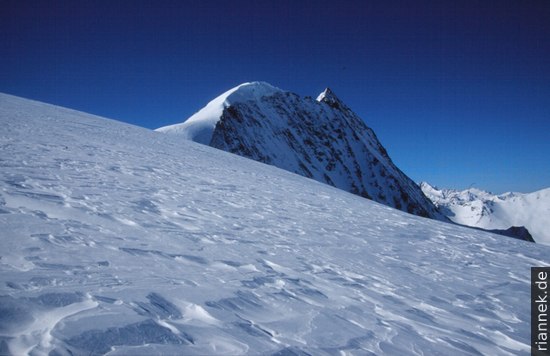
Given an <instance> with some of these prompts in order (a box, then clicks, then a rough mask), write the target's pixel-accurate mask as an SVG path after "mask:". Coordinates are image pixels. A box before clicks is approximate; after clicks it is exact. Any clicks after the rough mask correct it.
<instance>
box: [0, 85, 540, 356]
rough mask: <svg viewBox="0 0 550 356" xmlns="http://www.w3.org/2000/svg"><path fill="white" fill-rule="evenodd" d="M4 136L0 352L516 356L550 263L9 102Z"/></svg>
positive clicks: (126, 131)
mask: <svg viewBox="0 0 550 356" xmlns="http://www.w3.org/2000/svg"><path fill="white" fill-rule="evenodd" d="M0 125H1V126H0V127H1V128H2V129H0V147H1V150H2V151H1V152H2V155H1V156H0V354H15V355H23V354H27V353H29V354H32V355H41V354H44V355H47V354H51V355H98V354H107V353H108V354H109V355H159V354H160V355H166V354H170V355H216V354H219V355H242V354H249V355H250V354H252V355H259V354H261V355H308V354H309V355H335V354H357V355H367V354H377V355H379V354H391V355H404V354H413V355H427V354H429V355H454V354H479V353H482V354H500V355H517V354H525V355H528V354H529V351H530V348H529V337H530V304H529V303H528V302H526V301H528V300H529V296H530V279H529V278H530V267H531V266H548V265H550V259H549V256H550V253H549V252H550V248H549V247H546V246H536V245H534V244H529V243H525V242H523V241H518V240H513V239H502V238H500V237H499V236H496V235H493V234H489V233H485V232H481V231H476V230H473V229H469V228H463V227H459V226H455V225H452V224H448V223H441V222H438V221H434V220H429V219H422V218H418V217H416V216H413V215H410V214H405V213H403V212H400V211H398V210H395V209H392V208H389V207H387V206H383V205H380V204H377V203H375V202H372V201H369V200H366V199H362V198H359V197H357V196H354V195H352V194H348V193H346V192H344V191H342V190H339V189H334V188H332V187H330V186H328V185H325V184H320V183H318V182H315V181H312V180H308V179H305V178H303V177H300V176H298V175H295V174H291V173H289V172H286V171H284V170H280V169H277V168H275V167H272V166H268V165H264V164H259V163H257V162H254V161H251V160H247V159H243V158H241V157H238V156H236V155H231V154H228V153H226V152H223V151H220V150H215V149H212V148H210V147H207V146H204V145H197V144H195V143H193V142H189V141H184V140H181V139H179V138H174V137H167V136H166V135H161V134H158V133H155V132H151V131H149V130H146V129H142V128H138V127H134V126H131V125H127V124H123V123H119V122H116V121H112V120H107V119H103V118H99V117H96V116H92V115H88V114H84V113H81V112H77V111H73V110H68V109H64V108H60V107H55V106H50V105H46V104H42V103H38V102H34V101H29V100H24V99H20V98H16V97H12V96H8V95H1V94H0Z"/></svg>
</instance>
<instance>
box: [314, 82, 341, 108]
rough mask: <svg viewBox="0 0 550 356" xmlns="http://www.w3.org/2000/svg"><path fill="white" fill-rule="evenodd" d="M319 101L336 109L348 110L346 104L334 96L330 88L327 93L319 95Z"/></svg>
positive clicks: (326, 90)
mask: <svg viewBox="0 0 550 356" xmlns="http://www.w3.org/2000/svg"><path fill="white" fill-rule="evenodd" d="M317 101H318V102H320V103H326V104H328V105H329V106H331V107H333V108H335V109H338V108H347V107H346V106H345V104H344V103H343V102H342V101H341V100H340V99H338V97H337V96H336V94H334V92H333V91H332V89H330V88H328V87H327V88H326V89H325V91H323V92H322V93H321V94H319V96H318V97H317Z"/></svg>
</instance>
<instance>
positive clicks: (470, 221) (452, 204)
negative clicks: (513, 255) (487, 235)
mask: <svg viewBox="0 0 550 356" xmlns="http://www.w3.org/2000/svg"><path fill="white" fill-rule="evenodd" d="M420 187H421V188H422V191H423V192H424V194H426V196H427V197H428V198H430V199H431V200H432V201H433V203H434V204H435V205H436V206H437V207H439V209H440V211H441V212H443V213H444V214H445V215H447V217H449V219H451V220H452V221H454V222H456V223H457V224H462V225H467V226H474V227H479V228H482V229H500V230H506V229H509V228H510V227H513V226H516V227H519V226H524V227H525V228H526V229H527V230H528V231H529V233H530V234H531V235H532V236H533V239H534V240H535V242H537V243H540V244H545V245H550V188H547V189H543V190H539V191H536V192H533V193H528V194H523V193H505V194H500V195H494V194H491V193H488V192H486V191H483V190H480V189H476V188H470V189H466V190H463V191H459V190H453V189H438V188H436V187H433V186H431V185H430V184H428V183H426V182H422V183H421V184H420Z"/></svg>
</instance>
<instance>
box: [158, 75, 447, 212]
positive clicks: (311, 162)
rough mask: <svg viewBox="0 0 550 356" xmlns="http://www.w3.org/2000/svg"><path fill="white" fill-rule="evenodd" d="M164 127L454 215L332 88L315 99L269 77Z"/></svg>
mask: <svg viewBox="0 0 550 356" xmlns="http://www.w3.org/2000/svg"><path fill="white" fill-rule="evenodd" d="M234 98H236V100H235V99H234ZM158 131H160V132H164V133H169V134H177V135H182V136H183V137H184V138H185V139H190V140H193V141H195V142H199V143H203V144H208V145H209V146H212V147H215V148H218V149H221V150H224V151H227V152H231V153H235V154H238V155H240V156H243V157H247V158H251V159H253V160H256V161H260V162H262V163H267V164H270V165H273V166H276V167H279V168H282V169H285V170H287V171H290V172H293V173H297V174H300V175H302V176H305V177H308V178H312V179H314V180H317V181H319V182H322V183H326V184H329V185H332V186H334V187H337V188H340V189H343V190H346V191H348V192H351V193H353V194H356V195H360V196H362V197H365V198H369V199H372V200H374V201H377V202H379V203H382V204H385V205H388V206H391V207H395V208H397V209H400V210H403V211H406V212H409V213H412V214H416V215H420V216H424V217H431V218H436V219H440V220H445V221H447V218H446V217H445V216H444V215H442V214H440V213H439V212H438V211H437V209H436V208H435V206H434V205H433V204H432V202H431V201H430V200H429V199H427V198H426V197H425V196H424V194H423V193H422V191H421V190H420V189H419V187H418V186H417V185H416V184H415V183H414V182H413V181H412V180H411V179H410V178H408V177H407V176H406V175H405V174H404V173H403V172H401V170H399V168H397V167H396V166H395V165H394V164H393V162H392V161H391V159H390V158H389V156H388V154H387V151H386V149H385V148H384V147H383V146H382V144H381V143H380V142H379V141H378V138H377V137H376V135H375V134H374V132H373V131H372V129H370V128H369V127H368V126H367V125H366V124H365V122H364V121H363V120H362V119H361V118H359V117H358V116H357V115H356V114H355V113H354V112H353V111H351V110H350V109H349V108H348V107H347V106H346V105H345V104H344V103H343V102H342V101H341V100H340V99H339V98H338V97H337V96H336V95H335V94H334V92H333V91H332V90H331V89H329V88H327V89H325V91H324V92H323V93H321V95H319V96H318V98H317V101H315V100H312V99H311V98H308V97H306V98H303V97H301V96H299V95H297V94H294V93H291V92H286V91H282V90H280V89H277V88H274V87H273V86H271V85H269V84H266V83H252V84H244V85H242V86H239V87H237V88H235V89H232V90H230V91H228V92H226V93H224V94H222V95H220V96H219V97H218V98H216V99H214V100H213V101H211V102H210V103H209V104H208V105H207V106H206V107H205V108H204V109H202V110H201V111H199V112H198V113H197V114H195V115H193V116H192V117H191V118H189V119H188V120H187V121H185V122H184V123H183V124H178V125H172V126H167V127H163V128H160V129H158Z"/></svg>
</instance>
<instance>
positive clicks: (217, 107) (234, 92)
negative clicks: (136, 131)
mask: <svg viewBox="0 0 550 356" xmlns="http://www.w3.org/2000/svg"><path fill="white" fill-rule="evenodd" d="M279 92H282V90H281V89H279V88H276V87H274V86H273V85H271V84H269V83H266V82H259V81H258V82H249V83H243V84H241V85H238V86H236V87H234V88H232V89H229V90H228V91H226V92H225V93H223V94H221V95H219V96H218V97H216V98H215V99H213V100H212V101H210V102H209V103H208V104H207V105H206V106H205V107H204V108H202V109H201V110H199V111H198V112H197V113H195V114H194V115H193V116H191V117H190V118H189V119H187V120H186V121H185V122H184V123H181V124H175V125H170V126H165V127H162V128H159V129H157V131H159V132H168V133H178V134H180V135H183V136H184V137H185V138H187V139H189V140H192V141H195V142H198V143H202V144H204V145H208V144H209V143H210V140H211V139H212V133H213V131H214V129H215V127H216V124H217V123H218V121H219V120H220V117H221V115H222V113H223V111H224V109H225V108H227V107H229V106H231V105H235V104H237V103H244V102H247V101H258V100H260V99H261V98H262V97H264V96H270V95H273V94H275V93H279Z"/></svg>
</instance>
